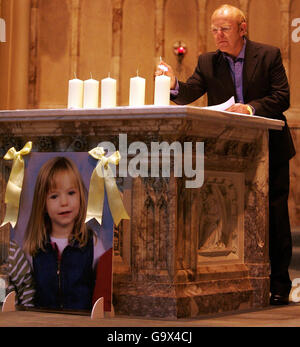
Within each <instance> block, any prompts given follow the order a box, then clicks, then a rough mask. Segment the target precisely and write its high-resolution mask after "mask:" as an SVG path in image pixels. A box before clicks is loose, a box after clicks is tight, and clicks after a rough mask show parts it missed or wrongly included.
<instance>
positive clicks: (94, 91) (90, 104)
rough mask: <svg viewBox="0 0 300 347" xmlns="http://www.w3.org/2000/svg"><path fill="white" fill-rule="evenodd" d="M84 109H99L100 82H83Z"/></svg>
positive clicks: (92, 80) (91, 80)
mask: <svg viewBox="0 0 300 347" xmlns="http://www.w3.org/2000/svg"><path fill="white" fill-rule="evenodd" d="M83 88H84V90H83V107H84V108H98V105H99V81H96V80H94V79H92V78H90V79H89V80H86V81H84V82H83Z"/></svg>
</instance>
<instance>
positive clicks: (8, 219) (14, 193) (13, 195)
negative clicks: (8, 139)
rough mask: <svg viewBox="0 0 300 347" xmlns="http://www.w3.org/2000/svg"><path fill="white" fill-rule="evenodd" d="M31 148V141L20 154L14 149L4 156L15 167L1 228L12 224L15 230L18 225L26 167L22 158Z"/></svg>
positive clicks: (7, 189)
mask: <svg viewBox="0 0 300 347" xmlns="http://www.w3.org/2000/svg"><path fill="white" fill-rule="evenodd" d="M31 148H32V142H30V141H29V142H27V143H26V145H25V146H24V147H23V148H22V149H21V150H20V151H19V152H17V151H16V150H15V148H14V147H12V148H10V149H9V150H8V152H7V153H6V154H5V156H4V159H5V160H13V165H12V169H11V173H10V176H9V179H8V183H7V187H6V192H5V203H6V213H5V218H4V221H3V223H2V224H1V227H2V226H3V225H5V224H6V223H10V224H11V226H12V227H13V228H14V227H15V225H16V224H17V220H18V214H19V203H20V197H21V192H22V186H23V179H24V167H25V164H24V159H23V158H22V156H23V155H26V154H29V153H30V151H31Z"/></svg>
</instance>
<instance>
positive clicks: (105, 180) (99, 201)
mask: <svg viewBox="0 0 300 347" xmlns="http://www.w3.org/2000/svg"><path fill="white" fill-rule="evenodd" d="M104 153H105V152H104V150H103V148H102V147H96V148H94V149H93V150H91V151H89V154H90V155H91V156H93V157H94V158H95V159H98V164H97V166H96V168H95V169H94V170H93V173H92V176H91V181H90V187H89V197H88V207H87V216H86V222H88V221H89V220H91V219H93V218H95V219H96V220H97V221H98V223H99V224H102V217H103V205H104V195H105V192H104V187H105V189H106V193H107V198H108V204H109V208H110V211H111V214H112V217H113V220H114V223H115V224H116V225H118V224H119V223H120V221H121V220H122V219H130V217H129V216H128V214H127V212H126V210H125V208H124V205H123V201H122V198H121V194H120V192H119V189H118V187H117V184H116V181H115V178H114V177H113V173H112V170H111V169H110V167H109V163H112V164H114V165H118V163H119V160H120V158H121V156H120V153H119V152H118V151H117V152H115V153H114V154H113V155H111V156H110V157H109V158H106V157H105V156H104Z"/></svg>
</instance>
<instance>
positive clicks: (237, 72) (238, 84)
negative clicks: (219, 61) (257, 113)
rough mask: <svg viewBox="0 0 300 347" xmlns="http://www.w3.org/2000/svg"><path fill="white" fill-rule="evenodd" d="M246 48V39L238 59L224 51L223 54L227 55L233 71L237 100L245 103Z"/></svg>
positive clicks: (226, 57)
mask: <svg viewBox="0 0 300 347" xmlns="http://www.w3.org/2000/svg"><path fill="white" fill-rule="evenodd" d="M245 48H246V40H244V45H243V48H242V49H241V51H240V53H239V55H238V56H237V57H236V59H233V58H232V57H231V56H229V55H228V54H226V53H223V56H224V57H225V59H227V61H228V63H229V66H230V72H231V76H232V80H233V83H234V87H235V91H236V96H237V100H236V102H237V103H240V104H243V103H244V96H243V67H244V60H245Z"/></svg>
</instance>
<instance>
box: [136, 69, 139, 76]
mask: <svg viewBox="0 0 300 347" xmlns="http://www.w3.org/2000/svg"><path fill="white" fill-rule="evenodd" d="M138 75H139V69H137V70H136V76H137V77H138Z"/></svg>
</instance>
